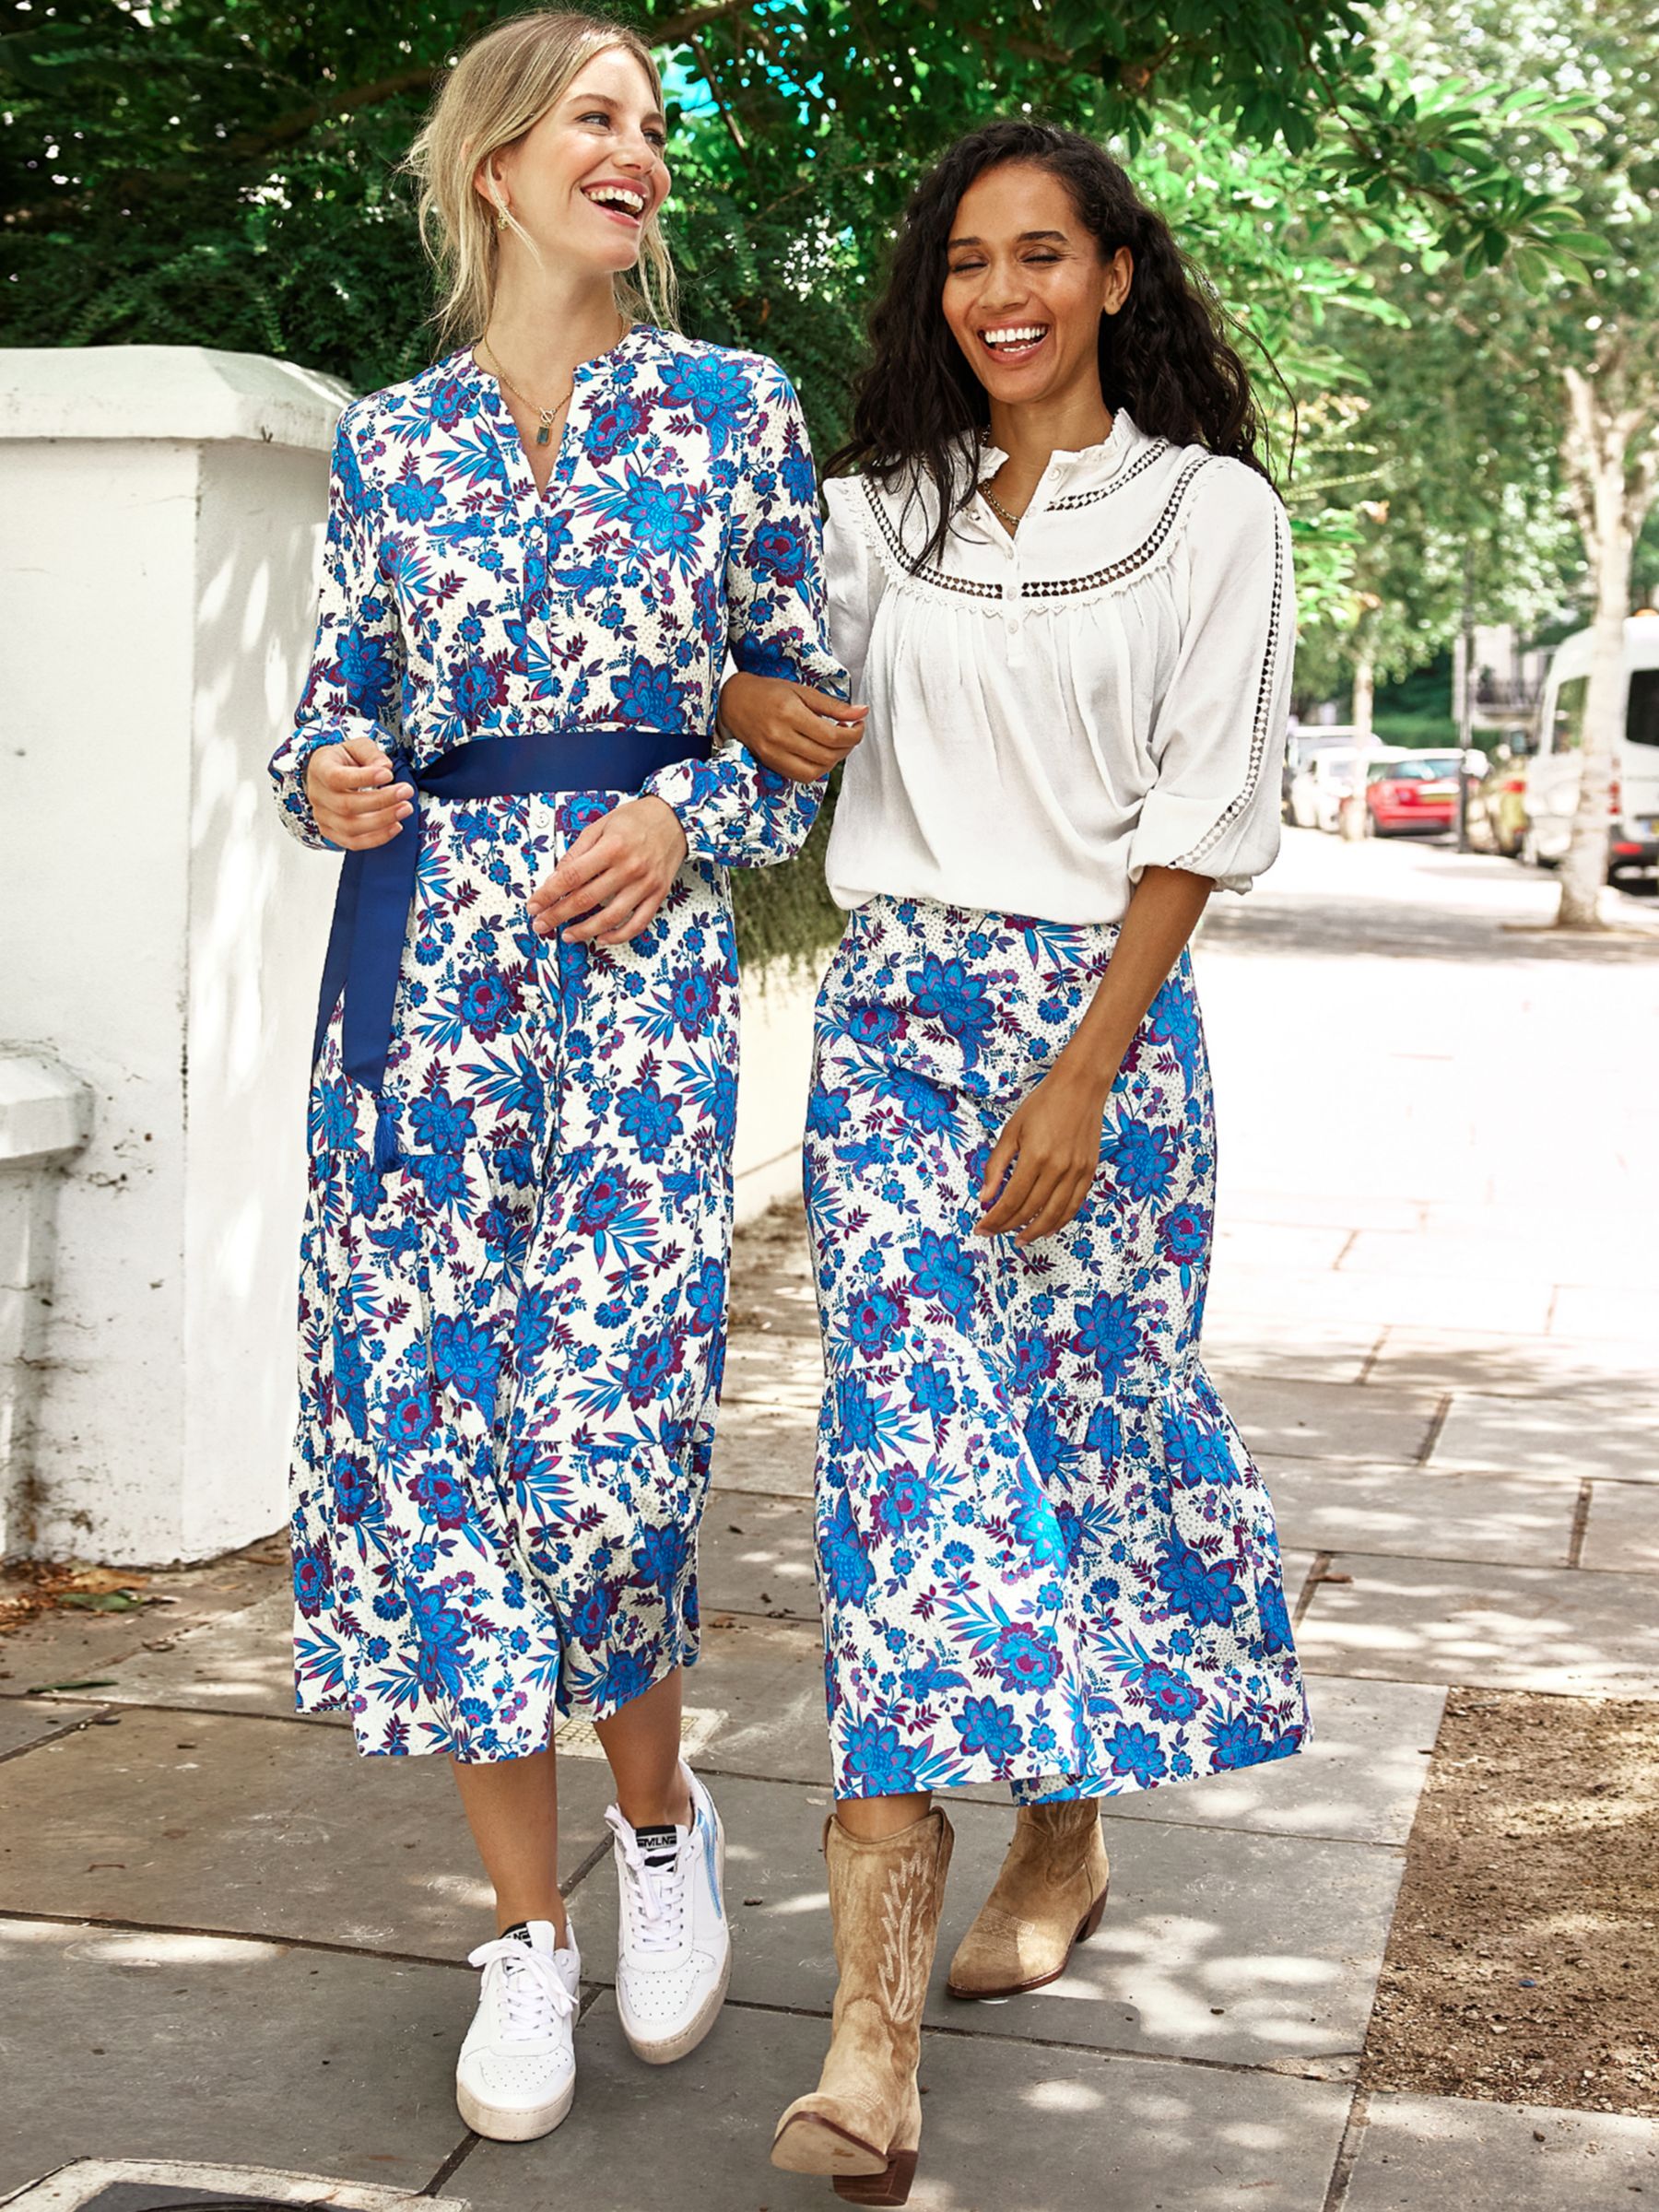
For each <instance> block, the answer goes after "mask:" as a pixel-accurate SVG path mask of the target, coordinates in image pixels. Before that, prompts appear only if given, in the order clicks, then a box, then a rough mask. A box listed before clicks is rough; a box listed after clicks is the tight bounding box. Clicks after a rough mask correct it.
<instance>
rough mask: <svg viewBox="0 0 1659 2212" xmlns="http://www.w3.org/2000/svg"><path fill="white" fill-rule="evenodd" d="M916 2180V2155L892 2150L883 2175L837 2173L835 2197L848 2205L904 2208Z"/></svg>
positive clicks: (909, 2151) (910, 2152)
mask: <svg viewBox="0 0 1659 2212" xmlns="http://www.w3.org/2000/svg"><path fill="white" fill-rule="evenodd" d="M915 2178H916V2153H915V2152H914V2151H913V2150H896V2151H895V2152H894V2153H893V2155H892V2157H891V2158H890V2159H888V2164H887V2171H886V2172H885V2173H843V2174H838V2175H837V2177H836V2182H835V2194H836V2195H837V2196H839V2197H840V2198H841V2200H842V2201H843V2203H845V2204H849V2205H907V2204H909V2202H910V2193H911V2183H912V2182H913V2181H914V2180H915Z"/></svg>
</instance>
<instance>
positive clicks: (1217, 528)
mask: <svg viewBox="0 0 1659 2212" xmlns="http://www.w3.org/2000/svg"><path fill="white" fill-rule="evenodd" d="M1187 545H1188V548H1189V550H1188V554H1187V559H1188V562H1189V572H1188V579H1187V606H1186V612H1185V620H1184V623H1183V625H1182V636H1181V645H1180V649H1179V652H1178V654H1177V657H1176V662H1175V667H1174V671H1173V674H1172V675H1171V678H1170V681H1169V683H1168V685H1167V686H1166V688H1165V689H1164V693H1163V697H1162V699H1161V700H1160V701H1159V706H1158V709H1157V712H1156V714H1155V716H1154V719H1153V724H1152V729H1151V748H1152V756H1153V759H1154V760H1155V761H1156V762H1157V766H1158V774H1157V781H1156V782H1154V784H1153V787H1152V789H1151V791H1150V792H1149V793H1148V794H1147V798H1146V802H1145V804H1144V805H1143V806H1142V808H1141V815H1140V820H1139V822H1138V823H1137V824H1136V826H1135V833H1134V836H1133V839H1132V841H1131V843H1130V850H1129V880H1130V881H1131V883H1135V882H1137V881H1138V880H1139V878H1140V873H1141V870H1142V869H1143V868H1147V867H1164V868H1186V869H1189V870H1191V872H1192V873H1193V874H1194V875H1197V876H1209V877H1214V878H1215V880H1216V882H1217V883H1218V885H1219V886H1220V887H1221V888H1222V889H1224V890H1230V891H1246V890H1248V889H1249V888H1250V886H1251V883H1252V881H1253V878H1254V877H1257V876H1259V875H1260V874H1261V872H1262V870H1263V869H1264V868H1265V867H1267V866H1268V865H1270V864H1271V862H1272V860H1273V858H1274V856H1275V854H1276V853H1277V851H1278V845H1279V803H1280V794H1279V768H1280V762H1281V761H1282V759H1283V758H1284V749H1285V722H1286V717H1287V714H1288V711H1289V704H1290V670H1291V664H1292V661H1293V659H1294V655H1295V646H1296V603H1295V591H1294V585H1293V582H1292V578H1291V573H1290V532H1289V526H1288V524H1287V522H1286V519H1285V511H1284V509H1283V507H1282V506H1281V505H1280V504H1279V500H1278V498H1277V494H1276V493H1275V492H1274V489H1273V488H1272V486H1271V485H1270V484H1269V483H1268V482H1267V481H1266V479H1265V477H1259V476H1257V475H1256V473H1255V472H1254V470H1253V469H1249V468H1246V467H1245V466H1244V465H1243V463H1242V462H1235V461H1217V462H1214V463H1211V464H1210V465H1207V466H1206V469H1205V471H1204V474H1203V477H1202V478H1201V479H1200V482H1199V483H1198V484H1197V485H1196V486H1195V487H1194V510H1193V513H1192V517H1191V523H1190V527H1189V530H1188V534H1187Z"/></svg>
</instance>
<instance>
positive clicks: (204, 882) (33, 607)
mask: <svg viewBox="0 0 1659 2212" xmlns="http://www.w3.org/2000/svg"><path fill="white" fill-rule="evenodd" d="M341 397H342V394H340V393H339V391H338V389H337V388H336V387H335V385H334V384H333V383H332V382H331V381H330V380H328V379H325V378H321V377H316V376H313V375H311V374H309V373H307V372H306V371H301V370H298V369H294V368H291V367H288V366H286V365H285V364H282V363H279V362H275V361H265V360H261V359H256V358H254V357H253V356H248V355H236V354H218V353H211V352H206V351H203V350H200V349H196V348H192V347H110V348H88V349H86V350H84V351H79V352H72V351H58V350H46V349H41V350H32V349H31V350H21V349H20V350H16V351H10V352H4V353H0V599H3V601H4V605H5V607H6V621H5V624H4V629H3V630H0V701H3V702H4V703H3V705H0V713H3V714H4V718H5V720H4V732H5V735H4V744H3V745H0V942H3V943H4V944H5V945H6V947H7V952H8V957H7V958H6V961H5V963H4V967H3V970H0V1042H5V1043H6V1044H9V1045H13V1046H18V1045H20V1046H26V1047H27V1046H33V1047H38V1048H44V1049H46V1050H48V1051H50V1052H52V1053H55V1054H56V1056H57V1057H58V1058H59V1059H60V1060H61V1061H63V1062H64V1063H65V1065H67V1066H68V1067H69V1068H70V1069H72V1070H73V1071H74V1072H75V1073H76V1075H78V1076H79V1077H81V1079H82V1080H83V1081H84V1082H85V1083H86V1084H87V1085H88V1088H89V1089H90V1091H91V1093H92V1096H93V1101H94V1106H93V1132H92V1136H91V1139H90V1142H89V1143H88V1146H87V1147H86V1148H85V1150H84V1151H83V1152H82V1153H81V1154H80V1156H79V1157H78V1159H76V1162H75V1163H74V1166H73V1168H72V1169H71V1170H70V1171H68V1172H67V1173H66V1175H65V1178H64V1182H63V1185H62V1188H61V1191H60V1192H59V1194H58V1206H57V1234H56V1253H55V1266H56V1280H55V1283H54V1287H53V1300H52V1305H51V1309H50V1312H49V1315H48V1317H47V1319H46V1324H45V1326H44V1328H43V1330H42V1333H41V1347H40V1356H41V1359H42V1362H43V1364H42V1366H41V1369H40V1370H39V1371H38V1376H37V1381H38V1390H37V1394H36V1399H35V1404H34V1408H33V1420H32V1430H33V1441H32V1454H33V1458H32V1465H30V1466H29V1468H28V1469H24V1470H18V1469H14V1470H13V1471H12V1478H11V1484H10V1488H11V1490H12V1493H13V1496H14V1497H17V1496H18V1495H19V1494H20V1493H22V1494H26V1495H27V1497H28V1498H29V1500H30V1509H29V1515H28V1524H27V1525H24V1526H20V1527H17V1528H14V1531H13V1534H12V1541H13V1543H14V1544H15V1545H16V1546H17V1547H18V1548H27V1549H32V1550H34V1551H36V1552H40V1553H44V1554H53V1553H78V1554H81V1555H83V1556H86V1555H94V1556H97V1557H100V1558H102V1559H110V1560H112V1561H116V1562H121V1563H127V1564H133V1563H140V1562H144V1561H161V1560H171V1559H194V1558H202V1557H205V1556H206V1555H208V1554H210V1553H212V1552H214V1551H217V1550H220V1549H222V1548H224V1547H227V1546H229V1545H232V1544H236V1543H240V1542H244V1541H246V1540H247V1539H248V1538H250V1537H252V1536H253V1535H258V1534H260V1533H261V1532H263V1531H265V1530H268V1529H270V1528H272V1527H274V1526H275V1525H276V1524H277V1522H278V1521H279V1520H280V1519H281V1517H282V1512H283V1496H282V1493H283V1470H284V1465H285V1463H286V1458H287V1449H288V1431H289V1427H290V1419H291V1404H292V1365H293V1278H294V1246H295V1230H296V1224H297V1221H298V1218H299V1207H300V1191H301V1158H300V1144H299V1141H298V1135H299V1133H300V1130H301V1129H302V1120H301V1116H302V1112H303V1088H304V1075H305V1063H306V1054H307V1051H308V1048H309V1042H310V1032H311V1023H312V1011H313V1005H314V991H315V976H316V973H317V966H318V962H319V961H320V959H321V957H322V944H323V937H324V929H325V923H326V907H327V903H328V889H329V885H328V874H329V871H328V868H327V865H326V864H325V863H323V862H321V861H319V860H318V859H317V858H316V856H314V855H311V854H307V853H303V852H302V851H301V850H300V848H299V847H298V846H297V845H295V844H294V843H293V842H292V841H291V840H289V839H288V838H287V837H286V836H285V835H284V834H283V832H282V830H281V828H280V826H279V825H278V823H277V819H276V816H275V812H274V810H273V808H272V807H271V806H270V804H269V800H268V798H267V796H266V794H265V769H264V764H265V759H266V757H267V755H268V754H269V753H270V751H271V750H272V748H273V747H274V746H275V745H276V743H277V738H278V735H280V733H281V731H282V729H283V727H284V725H285V724H286V723H287V720H288V715H289V713H290V712H291V710H292V705H293V700H294V699H295V697H296V696H297V694H298V690H299V687H300V682H301V680H302V677H303V668H304V658H305V654H306V652H307V650H308V647H309V642H310V631H311V626H312V600H313V589H314V586H313V575H314V566H315V561H316V557H317V550H318V544H319V539H320V518H321V515H322V512H323V506H324V494H325V484H326V468H327V448H328V445H329V442H330V440H331V437H332V432H333V426H334V420H335V416H336V415H337V413H338V410H339V406H340V401H341Z"/></svg>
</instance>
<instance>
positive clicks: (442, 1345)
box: [432, 1313, 501, 1418]
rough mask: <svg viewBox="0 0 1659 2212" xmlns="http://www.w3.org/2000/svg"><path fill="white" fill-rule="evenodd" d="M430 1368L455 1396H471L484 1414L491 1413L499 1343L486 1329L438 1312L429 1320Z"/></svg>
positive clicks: (496, 1376) (488, 1416) (493, 1404)
mask: <svg viewBox="0 0 1659 2212" xmlns="http://www.w3.org/2000/svg"><path fill="white" fill-rule="evenodd" d="M432 1372H433V1373H434V1374H435V1375H436V1376H437V1378H438V1380H439V1382H441V1383H444V1384H445V1385H446V1386H447V1387H448V1388H449V1389H450V1390H453V1392H454V1394H455V1395H456V1396H457V1397H462V1398H470V1399H472V1401H473V1402H474V1404H475V1405H477V1406H478V1407H479V1408H480V1409H481V1410H482V1412H483V1413H484V1415H485V1417H486V1418H490V1417H491V1416H493V1414H494V1412H495V1395H496V1383H497V1382H498V1381H499V1379H500V1372H501V1347H500V1345H499V1344H498V1343H497V1342H496V1340H495V1338H494V1337H493V1336H492V1335H490V1334H489V1332H488V1329H485V1328H482V1327H479V1326H477V1325H476V1324H474V1323H472V1322H470V1321H466V1320H464V1319H463V1318H462V1317H461V1316H460V1315H459V1314H453V1313H441V1314H440V1315H439V1316H438V1318H437V1319H436V1320H435V1321H434V1322H433V1324H432Z"/></svg>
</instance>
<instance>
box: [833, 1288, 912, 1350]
mask: <svg viewBox="0 0 1659 2212" xmlns="http://www.w3.org/2000/svg"><path fill="white" fill-rule="evenodd" d="M903 1319H904V1309H903V1307H902V1306H900V1303H899V1301H898V1300H897V1299H895V1298H890V1297H889V1296H888V1293H887V1292H886V1291H885V1290H881V1289H870V1290H866V1291H865V1294H864V1296H863V1297H862V1298H861V1299H859V1300H858V1301H857V1302H856V1304H854V1306H853V1309H852V1311H851V1312H850V1313H849V1314H848V1316H847V1333H848V1335H850V1336H851V1337H852V1339H853V1343H854V1344H855V1345H856V1346H857V1347H858V1348H859V1350H860V1351H861V1352H862V1353H864V1355H865V1358H866V1359H867V1358H868V1357H869V1356H870V1355H871V1354H872V1353H875V1352H878V1351H879V1350H880V1349H881V1347H882V1346H883V1345H884V1344H885V1343H886V1342H887V1340H888V1337H889V1336H890V1335H892V1333H893V1331H894V1330H895V1329H896V1328H897V1327H898V1326H899V1324H900V1322H901V1321H902V1320H903Z"/></svg>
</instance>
